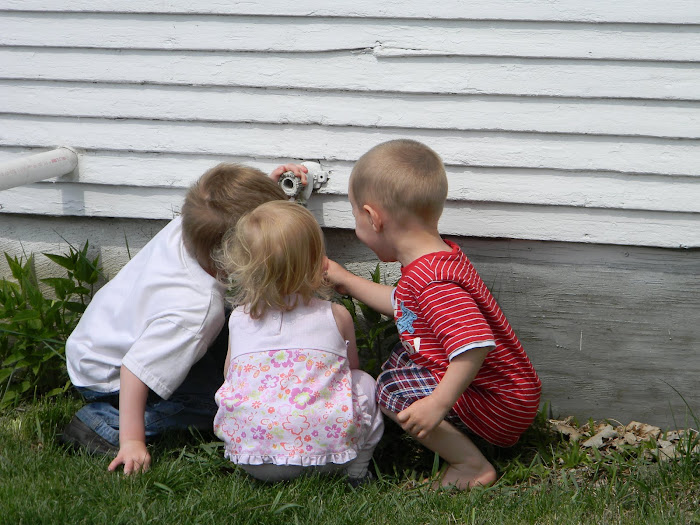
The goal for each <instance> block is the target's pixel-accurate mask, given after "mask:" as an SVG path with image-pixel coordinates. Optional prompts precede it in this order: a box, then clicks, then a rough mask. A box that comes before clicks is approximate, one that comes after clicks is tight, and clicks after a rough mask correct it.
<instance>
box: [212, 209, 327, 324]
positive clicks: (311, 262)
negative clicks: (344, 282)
mask: <svg viewBox="0 0 700 525" xmlns="http://www.w3.org/2000/svg"><path fill="white" fill-rule="evenodd" d="M324 256H325V245H324V242H323V233H322V232H321V227H320V226H319V225H318V223H317V222H316V219H315V218H314V216H313V215H311V212H309V211H308V210H307V209H306V208H304V207H303V206H301V205H299V204H297V203H295V202H290V201H274V202H267V203H265V204H261V205H260V206H258V207H257V208H255V209H254V210H253V211H251V212H249V213H247V214H246V215H244V216H243V217H242V218H241V219H240V220H239V221H238V225H237V226H236V227H235V228H233V229H231V230H229V231H228V232H227V233H226V235H225V236H224V239H223V241H222V243H221V249H220V250H219V251H218V253H217V255H216V261H217V264H218V265H219V267H220V268H221V269H222V270H223V271H224V272H225V273H226V275H227V276H228V279H229V286H230V288H231V289H232V291H233V297H232V299H231V302H232V303H233V304H234V305H243V306H244V307H245V310H246V312H247V313H249V314H250V316H251V317H253V319H259V318H260V317H262V315H263V314H264V313H265V312H266V311H268V310H270V309H272V310H282V311H289V310H292V309H294V307H296V306H297V304H298V302H299V299H301V300H302V301H303V302H304V304H306V303H308V302H309V301H310V300H311V298H312V297H313V296H315V295H320V296H321V297H325V298H327V297H328V296H329V294H328V292H329V291H330V288H329V286H328V283H327V282H326V280H325V279H324V276H323V266H324V264H323V263H324Z"/></svg>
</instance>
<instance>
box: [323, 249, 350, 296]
mask: <svg viewBox="0 0 700 525" xmlns="http://www.w3.org/2000/svg"><path fill="white" fill-rule="evenodd" d="M348 273H350V272H348V271H347V270H346V269H345V268H343V267H342V266H341V265H340V264H338V263H337V262H335V261H332V260H330V259H329V258H328V257H324V258H323V276H324V277H325V278H326V279H328V281H329V282H330V283H331V284H332V285H333V288H335V291H336V292H338V293H339V294H341V295H347V294H348V291H347V289H346V288H345V286H343V284H342V283H343V277H344V276H345V275H346V274H348Z"/></svg>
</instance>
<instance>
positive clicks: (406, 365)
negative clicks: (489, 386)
mask: <svg viewBox="0 0 700 525" xmlns="http://www.w3.org/2000/svg"><path fill="white" fill-rule="evenodd" d="M437 385H438V380H437V379H435V378H434V377H433V374H431V373H430V371H429V370H428V369H427V368H425V367H422V366H418V365H416V364H415V363H414V362H413V361H412V360H411V358H410V357H408V352H406V350H405V349H404V347H403V346H402V345H401V343H399V344H398V345H396V346H395V347H394V349H393V350H392V351H391V355H390V356H389V359H387V360H386V362H385V363H384V364H383V365H382V372H381V373H380V374H379V376H378V377H377V403H378V404H379V406H382V407H384V408H386V409H387V410H389V411H390V412H394V413H395V414H398V413H399V412H401V411H402V410H404V409H406V408H408V407H409V406H411V405H412V404H413V403H415V402H416V401H418V400H419V399H423V398H424V397H428V396H429V395H430V394H432V393H433V390H435V387H437ZM445 420H447V421H448V422H449V423H451V424H452V425H454V426H455V427H457V428H458V429H459V430H460V431H461V432H467V433H468V432H469V429H468V428H467V427H466V425H465V424H464V422H462V420H461V419H459V416H458V415H457V413H456V412H455V411H454V410H450V411H449V412H448V413H447V416H445Z"/></svg>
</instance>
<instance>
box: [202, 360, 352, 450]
mask: <svg viewBox="0 0 700 525" xmlns="http://www.w3.org/2000/svg"><path fill="white" fill-rule="evenodd" d="M233 385H235V387H234V386H233ZM216 402H217V404H218V405H219V411H218V413H217V415H216V418H215V420H214V431H215V433H216V435H217V436H218V437H219V438H220V439H222V440H223V441H224V443H225V446H226V452H227V456H228V457H230V458H232V459H233V458H234V457H237V456H239V455H240V456H248V457H261V458H262V457H266V458H269V457H278V458H280V459H281V458H287V459H288V458H295V459H297V458H300V459H301V460H302V461H303V458H304V457H309V458H311V457H313V458H316V460H318V458H322V457H327V458H330V457H332V456H333V455H334V454H343V453H346V452H347V451H348V450H352V449H356V446H357V441H358V439H359V428H360V421H361V413H360V410H359V409H358V408H357V406H356V404H355V400H354V399H353V397H352V390H351V381H350V368H349V365H348V363H347V359H345V358H344V357H341V356H338V355H336V354H334V353H331V352H323V351H320V350H276V351H268V352H257V353H255V352H254V353H250V354H244V355H241V356H234V357H233V358H232V360H231V365H230V367H229V373H228V375H227V377H226V381H225V382H224V384H223V385H222V387H221V388H220V389H219V391H218V392H217V393H216ZM246 436H247V437H246ZM321 463H323V461H322V460H321Z"/></svg>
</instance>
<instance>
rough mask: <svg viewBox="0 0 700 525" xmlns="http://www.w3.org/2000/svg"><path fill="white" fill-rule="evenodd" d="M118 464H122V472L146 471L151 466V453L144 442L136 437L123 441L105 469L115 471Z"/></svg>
mask: <svg viewBox="0 0 700 525" xmlns="http://www.w3.org/2000/svg"><path fill="white" fill-rule="evenodd" d="M119 465H124V474H126V475H127V476H128V475H129V474H132V473H137V472H146V471H147V470H148V469H149V467H150V466H151V455H150V454H149V453H148V449H147V448H146V443H144V442H143V441H140V440H138V439H134V440H130V441H125V442H124V443H121V444H120V447H119V453H118V454H117V457H116V458H114V460H113V461H112V462H111V463H110V464H109V467H107V470H109V471H115V470H116V469H117V467H119Z"/></svg>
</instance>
